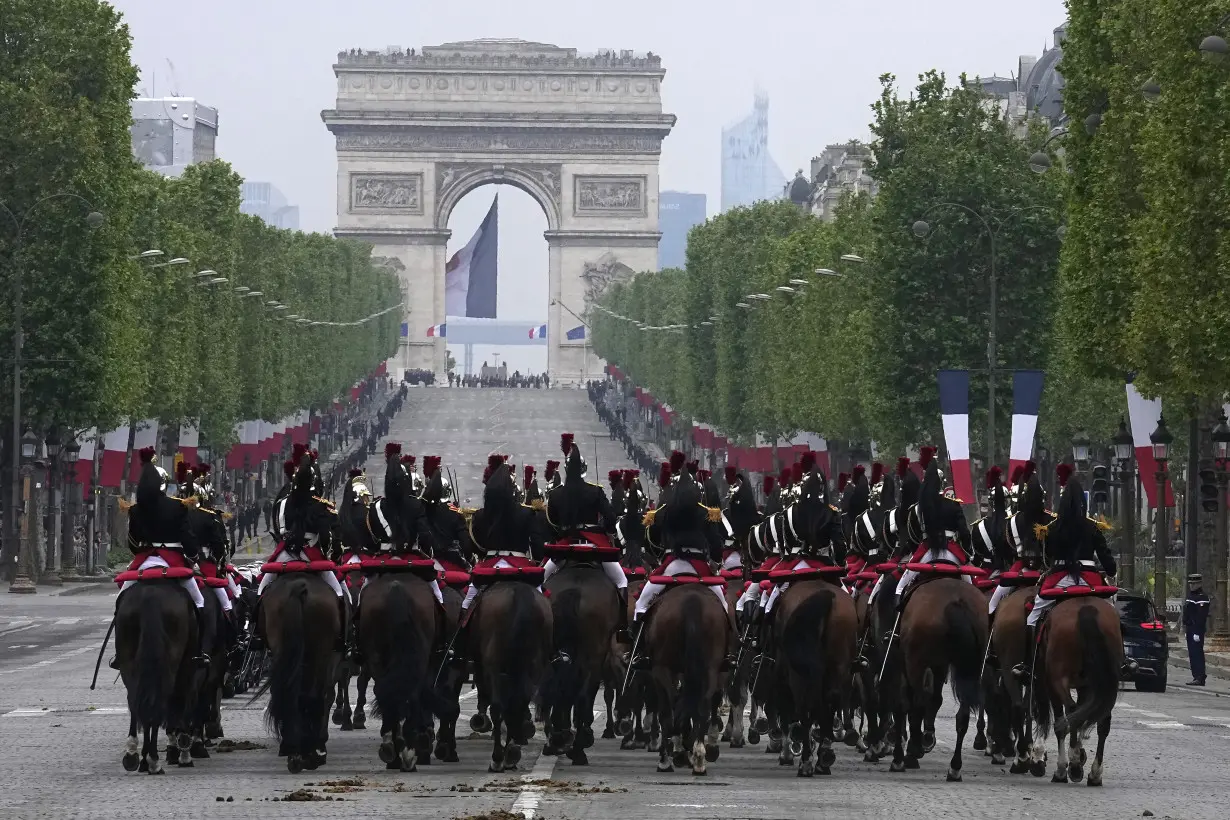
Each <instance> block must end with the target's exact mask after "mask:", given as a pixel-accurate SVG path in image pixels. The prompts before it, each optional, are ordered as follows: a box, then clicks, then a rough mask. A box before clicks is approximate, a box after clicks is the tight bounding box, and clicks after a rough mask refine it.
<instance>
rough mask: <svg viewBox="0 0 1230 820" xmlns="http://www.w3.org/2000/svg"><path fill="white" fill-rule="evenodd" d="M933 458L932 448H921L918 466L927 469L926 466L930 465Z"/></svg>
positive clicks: (933, 451)
mask: <svg viewBox="0 0 1230 820" xmlns="http://www.w3.org/2000/svg"><path fill="white" fill-rule="evenodd" d="M934 458H935V448H934V447H924V448H922V451H921V452H920V453H919V454H918V466H919V467H922V468H923V469H924V470H925V469H927V465H928V464H930V463H931V461H932V459H934Z"/></svg>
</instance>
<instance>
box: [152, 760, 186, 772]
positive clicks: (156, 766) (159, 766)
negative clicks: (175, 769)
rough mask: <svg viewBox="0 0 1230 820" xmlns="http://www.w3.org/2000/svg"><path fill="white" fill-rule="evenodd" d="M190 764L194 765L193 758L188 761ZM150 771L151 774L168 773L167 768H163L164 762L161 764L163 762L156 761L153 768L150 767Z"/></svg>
mask: <svg viewBox="0 0 1230 820" xmlns="http://www.w3.org/2000/svg"><path fill="white" fill-rule="evenodd" d="M188 765H189V766H191V765H192V761H191V760H189V761H188ZM149 773H150V774H166V773H167V770H166V769H164V768H162V764H161V763H155V764H154V765H153V767H152V768H150V770H149Z"/></svg>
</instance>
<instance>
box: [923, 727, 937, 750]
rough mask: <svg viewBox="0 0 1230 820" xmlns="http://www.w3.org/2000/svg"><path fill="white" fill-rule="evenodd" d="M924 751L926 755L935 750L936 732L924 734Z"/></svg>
mask: <svg viewBox="0 0 1230 820" xmlns="http://www.w3.org/2000/svg"><path fill="white" fill-rule="evenodd" d="M922 750H923V754H925V755H929V754H931V752H933V751H934V750H935V732H923V738H922Z"/></svg>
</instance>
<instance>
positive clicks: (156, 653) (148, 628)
mask: <svg viewBox="0 0 1230 820" xmlns="http://www.w3.org/2000/svg"><path fill="white" fill-rule="evenodd" d="M138 603H142V602H138ZM143 603H144V606H141V631H140V633H139V634H138V636H137V708H136V716H137V722H138V723H140V724H141V725H142V726H161V725H162V724H163V723H164V722H165V721H166V717H167V715H166V701H167V693H166V692H164V691H163V685H162V683H163V679H164V675H165V674H166V671H167V659H166V651H165V649H166V643H167V631H166V624H165V623H164V622H163V620H162V615H163V610H162V608H161V607H158V606H152V604H153V601H145V602H143ZM185 651H187V650H186V648H185Z"/></svg>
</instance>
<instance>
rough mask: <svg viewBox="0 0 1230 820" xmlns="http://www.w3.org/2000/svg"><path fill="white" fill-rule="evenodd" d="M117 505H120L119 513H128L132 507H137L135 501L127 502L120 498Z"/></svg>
mask: <svg viewBox="0 0 1230 820" xmlns="http://www.w3.org/2000/svg"><path fill="white" fill-rule="evenodd" d="M119 505H120V511H121V512H128V511H129V510H131V509H132V508H133V507H135V506H137V502H135V501H129V500H128V499H126V498H121V499H119Z"/></svg>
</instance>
